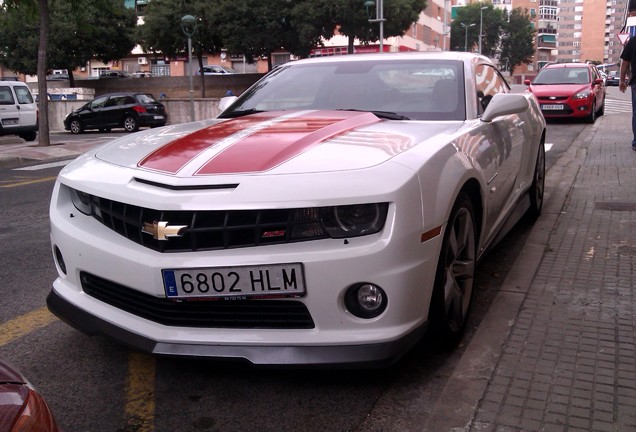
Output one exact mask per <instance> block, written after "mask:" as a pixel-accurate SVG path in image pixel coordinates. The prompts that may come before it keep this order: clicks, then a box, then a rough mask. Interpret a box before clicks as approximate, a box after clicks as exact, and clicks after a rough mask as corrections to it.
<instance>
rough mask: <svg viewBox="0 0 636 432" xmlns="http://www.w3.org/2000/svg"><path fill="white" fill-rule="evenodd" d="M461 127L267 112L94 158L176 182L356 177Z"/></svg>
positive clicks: (119, 145)
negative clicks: (248, 177) (354, 174)
mask: <svg viewBox="0 0 636 432" xmlns="http://www.w3.org/2000/svg"><path fill="white" fill-rule="evenodd" d="M462 124H463V123H462V122H412V121H386V120H382V119H380V118H378V117H376V116H375V115H374V114H372V113H368V112H352V111H303V112H300V111H295V112H289V111H286V112H264V113H258V114H252V115H249V116H244V117H240V118H235V119H211V120H207V121H202V122H195V123H187V124H181V125H173V126H167V127H164V128H157V129H152V130H149V131H145V132H141V133H138V134H134V135H130V136H128V137H126V138H122V139H119V140H116V141H114V142H112V143H110V144H108V145H106V146H104V147H102V148H100V149H99V150H98V151H97V152H96V153H95V156H96V157H97V158H98V159H100V160H102V161H105V162H108V163H111V164H115V165H118V166H122V167H126V168H130V169H134V170H137V171H144V172H147V173H148V175H157V174H159V175H166V176H171V177H177V178H205V177H209V176H219V175H222V176H231V175H258V174H292V173H308V172H327V171H342V170H356V169H363V168H368V167H371V166H375V165H379V164H382V163H384V162H386V161H388V160H390V159H392V158H394V157H396V156H398V155H400V154H401V153H403V152H406V151H407V150H409V149H410V148H412V147H414V146H415V145H416V144H419V143H422V142H424V141H428V140H435V137H436V136H439V134H452V133H453V132H454V131H455V130H457V129H458V128H459V127H461V126H462ZM435 142H438V143H441V142H446V143H447V142H448V140H436V141H435Z"/></svg>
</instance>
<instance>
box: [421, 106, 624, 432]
mask: <svg viewBox="0 0 636 432" xmlns="http://www.w3.org/2000/svg"><path fill="white" fill-rule="evenodd" d="M630 121H631V114H616V115H611V116H603V117H601V118H599V119H598V120H597V122H596V124H595V125H593V126H592V127H591V128H586V129H585V131H584V132H583V133H582V134H581V135H580V136H579V138H578V139H577V140H576V141H575V142H574V143H573V145H572V146H571V148H570V150H569V151H568V154H565V155H563V156H561V158H560V161H559V163H558V164H557V165H555V166H554V167H553V168H552V169H551V170H550V171H549V172H548V175H547V179H546V201H545V205H544V213H543V215H542V216H541V218H540V219H539V221H538V222H537V223H536V224H535V226H534V227H533V230H532V232H531V234H530V236H529V240H528V242H527V243H526V245H525V246H524V250H523V252H522V254H521V256H520V258H519V259H518V260H517V262H516V263H515V265H514V266H513V268H512V270H511V272H510V274H509V276H508V277H507V278H506V280H505V282H504V286H503V287H502V289H501V291H500V293H499V294H498V296H497V297H496V299H495V300H494V302H493V304H492V305H491V307H490V310H489V313H488V314H487V316H486V317H485V318H484V320H483V322H482V323H481V324H480V326H479V329H478V331H477V333H476V334H475V336H474V337H473V339H472V340H471V342H470V343H469V345H468V347H467V349H466V351H465V353H464V354H463V356H462V359H461V361H460V364H459V365H458V367H457V368H456V370H455V372H454V373H453V376H452V377H451V379H450V380H449V382H448V384H447V385H446V387H445V389H444V391H443V393H442V396H441V397H440V399H439V400H438V402H437V404H436V406H435V408H434V410H433V412H432V415H431V417H430V420H429V421H428V422H427V424H426V425H425V430H427V431H431V432H440V431H454V432H458V431H480V432H481V431H495V432H512V431H520V432H521V431H522V432H534V431H537V432H539V431H546V432H551V431H563V432H566V431H567V432H574V431H576V432H579V431H580V432H584V431H585V432H587V431H595V432H596V431H598V432H604V431H608V432H609V431H614V432H624V431H636V351H635V346H636V344H635V336H636V331H635V325H636V294H635V290H634V285H635V282H636V152H634V151H633V150H632V149H631V148H630V145H629V144H630V140H631V130H630V127H631V123H630Z"/></svg>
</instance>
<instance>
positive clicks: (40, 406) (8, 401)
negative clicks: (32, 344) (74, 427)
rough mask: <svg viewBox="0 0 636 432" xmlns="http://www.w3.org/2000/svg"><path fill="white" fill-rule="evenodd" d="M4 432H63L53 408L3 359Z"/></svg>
mask: <svg viewBox="0 0 636 432" xmlns="http://www.w3.org/2000/svg"><path fill="white" fill-rule="evenodd" d="M0 431H2V432H61V429H59V428H58V426H57V423H56V422H55V419H54V418H53V414H52V413H51V410H50V408H49V407H48V405H47V404H46V402H45V401H44V398H42V396H41V395H39V394H38V393H37V392H36V391H35V390H34V389H33V387H32V386H31V385H30V384H29V382H28V381H27V380H26V378H25V377H24V376H23V375H22V374H21V373H20V372H19V371H18V370H17V369H16V368H15V367H14V366H13V365H11V364H9V363H8V362H6V361H5V360H2V359H0Z"/></svg>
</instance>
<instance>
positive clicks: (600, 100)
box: [524, 63, 605, 123]
mask: <svg viewBox="0 0 636 432" xmlns="http://www.w3.org/2000/svg"><path fill="white" fill-rule="evenodd" d="M524 84H526V85H527V86H529V87H528V91H530V92H532V93H534V95H535V96H536V97H537V100H538V101H539V104H540V105H541V111H542V112H543V115H544V117H545V118H559V117H573V118H584V119H585V120H586V121H587V122H588V123H594V121H595V120H596V117H597V116H600V115H603V113H604V112H605V84H604V82H603V78H602V77H601V75H600V74H599V73H598V70H597V69H596V67H595V66H594V65H592V64H587V63H555V64H549V65H547V66H545V67H543V68H542V69H541V70H540V71H539V73H538V74H537V77H536V78H535V79H534V80H533V81H532V82H531V81H530V80H526V81H525V82H524Z"/></svg>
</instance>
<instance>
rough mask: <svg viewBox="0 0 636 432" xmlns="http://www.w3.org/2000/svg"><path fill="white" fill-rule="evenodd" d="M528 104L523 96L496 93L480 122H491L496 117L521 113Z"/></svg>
mask: <svg viewBox="0 0 636 432" xmlns="http://www.w3.org/2000/svg"><path fill="white" fill-rule="evenodd" d="M529 106H530V104H529V103H528V99H526V96H524V95H523V94H517V93H498V94H496V95H494V96H493V97H492V99H491V100H490V102H489V103H488V108H486V111H484V114H483V115H482V116H481V121H484V122H491V121H493V120H494V119H496V118H497V117H501V116H505V115H510V114H518V113H522V112H524V111H525V110H527V109H528V107H529Z"/></svg>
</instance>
